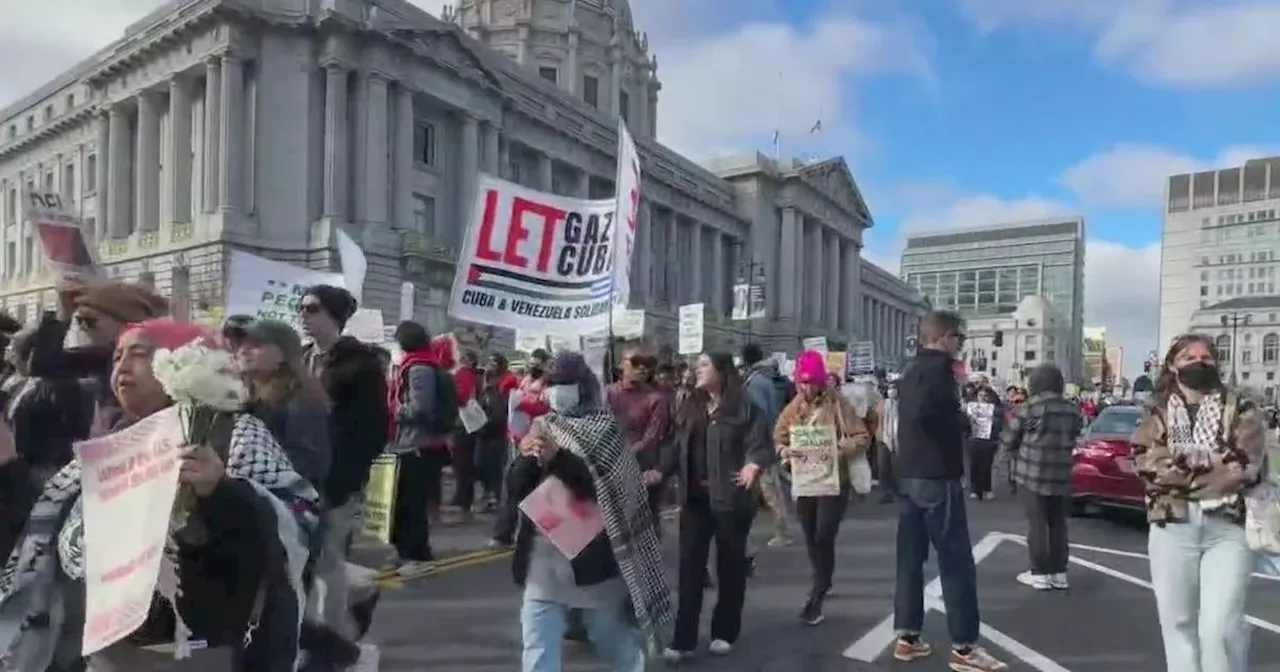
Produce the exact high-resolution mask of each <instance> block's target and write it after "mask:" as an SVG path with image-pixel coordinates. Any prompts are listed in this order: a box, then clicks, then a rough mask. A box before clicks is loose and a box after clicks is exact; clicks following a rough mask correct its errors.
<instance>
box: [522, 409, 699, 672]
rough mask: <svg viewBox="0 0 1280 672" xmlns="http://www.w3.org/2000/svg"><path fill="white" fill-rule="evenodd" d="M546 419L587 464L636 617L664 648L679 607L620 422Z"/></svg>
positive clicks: (559, 441) (599, 417) (608, 417)
mask: <svg viewBox="0 0 1280 672" xmlns="http://www.w3.org/2000/svg"><path fill="white" fill-rule="evenodd" d="M541 420H542V421H543V422H545V427H546V429H547V430H548V433H549V434H550V436H551V439H552V440H553V441H555V443H556V445H557V446H559V447H560V448H561V449H563V450H568V451H569V452H571V453H573V454H574V455H576V456H578V457H579V458H581V459H582V460H583V461H584V462H586V463H587V468H588V469H589V470H590V471H591V477H592V479H593V480H594V481H595V487H596V503H597V504H598V505H599V507H600V514H601V517H602V518H603V519H604V528H605V532H606V533H607V534H608V535H609V542H610V545H611V546H612V548H613V555H614V558H615V560H616V561H617V563H618V569H619V571H620V572H621V573H622V579H623V582H624V583H626V586H627V593H628V594H629V595H630V597H631V603H632V606H633V608H634V609H635V616H636V620H637V621H639V623H640V627H641V629H642V630H643V631H644V633H645V636H646V638H647V639H648V641H649V644H650V646H651V647H652V648H653V649H655V650H659V651H660V650H662V648H663V647H665V646H666V644H667V642H669V641H670V639H671V626H672V624H673V623H674V621H675V609H674V608H673V607H672V604H671V589H670V587H669V586H668V585H667V577H666V573H665V572H664V571H663V562H662V550H661V546H660V545H659V543H658V533H657V530H656V529H655V527H654V526H655V524H656V523H655V521H654V517H653V514H652V513H650V511H649V496H648V492H647V491H646V490H645V488H644V485H643V482H644V480H643V478H642V477H641V474H640V465H639V464H638V463H637V462H636V460H635V458H634V457H633V456H632V455H631V451H630V449H629V448H628V447H627V444H626V442H624V441H623V439H622V432H621V430H620V429H619V428H618V421H617V420H616V419H615V418H614V417H613V415H612V414H611V413H607V412H594V413H587V414H583V415H581V416H578V417H573V416H568V415H564V414H560V413H553V414H551V415H546V416H543V417H542V418H541Z"/></svg>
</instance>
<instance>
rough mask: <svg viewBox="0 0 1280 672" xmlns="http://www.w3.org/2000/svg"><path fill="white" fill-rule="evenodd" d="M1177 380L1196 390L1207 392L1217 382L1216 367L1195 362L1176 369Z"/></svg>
mask: <svg viewBox="0 0 1280 672" xmlns="http://www.w3.org/2000/svg"><path fill="white" fill-rule="evenodd" d="M1178 382H1179V383H1182V384H1183V385H1185V386H1187V387H1189V388H1191V389H1193V390H1195V391H1197V392H1208V391H1209V390H1212V389H1213V388H1214V386H1216V385H1217V384H1218V367H1216V366H1214V365H1212V364H1207V363H1205V362H1195V363H1192V364H1188V365H1186V366H1184V367H1182V368H1180V369H1178Z"/></svg>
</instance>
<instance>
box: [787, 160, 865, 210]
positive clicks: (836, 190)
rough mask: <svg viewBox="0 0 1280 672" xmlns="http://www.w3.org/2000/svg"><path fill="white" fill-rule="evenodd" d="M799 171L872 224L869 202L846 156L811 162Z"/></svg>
mask: <svg viewBox="0 0 1280 672" xmlns="http://www.w3.org/2000/svg"><path fill="white" fill-rule="evenodd" d="M797 172H798V174H799V176H800V179H801V180H803V181H804V182H805V183H806V184H808V185H809V186H811V187H813V188H814V189H816V190H818V191H820V192H822V193H823V194H825V195H826V196H827V197H828V198H830V199H831V200H833V201H835V202H836V203H837V204H838V205H839V206H840V207H841V208H842V209H844V210H846V211H847V212H849V213H851V214H854V215H857V216H858V217H859V218H860V219H862V220H863V221H864V222H866V226H868V227H870V226H872V224H873V221H872V219H871V211H870V210H869V209H868V208H867V202H866V201H865V200H864V199H863V198H862V191H861V190H860V189H858V183H857V181H856V180H854V179H853V172H852V171H850V170H849V164H848V163H846V162H845V160H844V157H840V156H837V157H835V158H831V159H827V160H825V161H820V162H818V163H813V164H809V165H807V166H804V167H803V168H801V169H800V170H799V171H797Z"/></svg>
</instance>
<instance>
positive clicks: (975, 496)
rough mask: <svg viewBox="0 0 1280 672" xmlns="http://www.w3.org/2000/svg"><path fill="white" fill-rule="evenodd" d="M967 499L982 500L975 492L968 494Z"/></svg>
mask: <svg viewBox="0 0 1280 672" xmlns="http://www.w3.org/2000/svg"><path fill="white" fill-rule="evenodd" d="M969 499H982V495H979V494H978V493H976V492H971V493H969Z"/></svg>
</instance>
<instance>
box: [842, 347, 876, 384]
mask: <svg viewBox="0 0 1280 672" xmlns="http://www.w3.org/2000/svg"><path fill="white" fill-rule="evenodd" d="M845 354H846V357H845V364H846V368H845V374H844V377H845V380H853V379H854V378H855V377H857V376H870V375H873V374H874V373H875V372H876V344H875V343H872V342H871V341H857V342H854V343H850V344H849V347H848V349H847V350H846V351H845Z"/></svg>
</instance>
